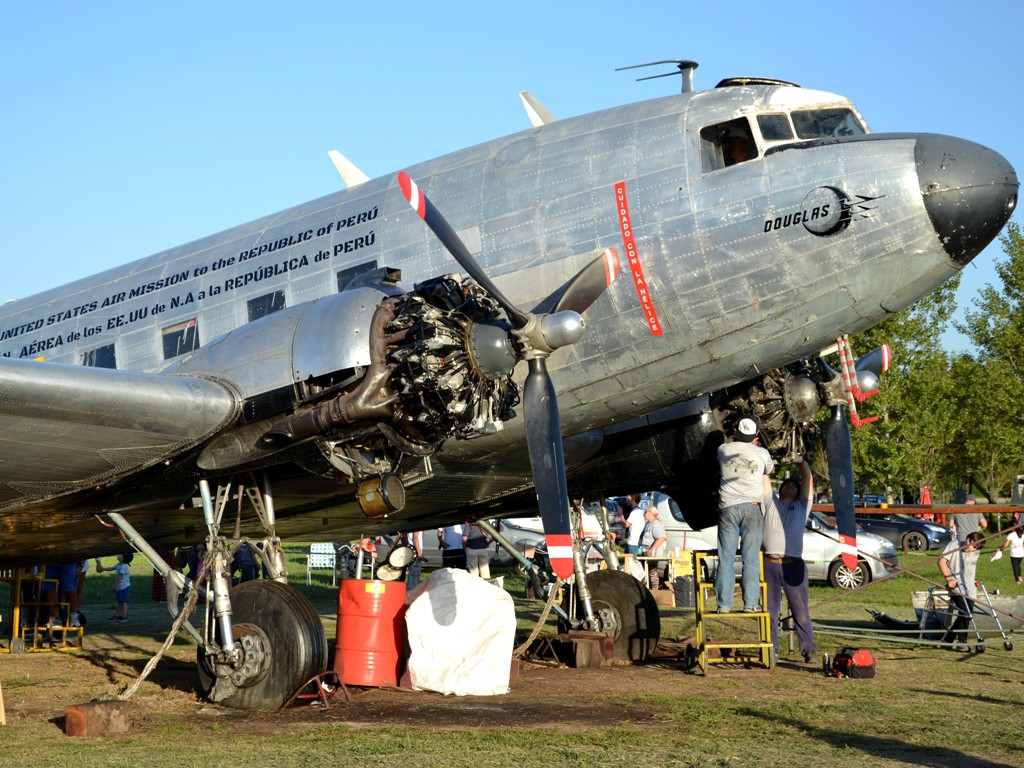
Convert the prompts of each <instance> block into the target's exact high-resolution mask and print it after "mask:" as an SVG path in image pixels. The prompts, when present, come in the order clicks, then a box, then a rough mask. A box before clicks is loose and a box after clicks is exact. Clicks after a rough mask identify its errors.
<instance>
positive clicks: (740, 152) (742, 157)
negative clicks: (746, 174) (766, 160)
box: [722, 128, 754, 166]
mask: <svg viewBox="0 0 1024 768" xmlns="http://www.w3.org/2000/svg"><path fill="white" fill-rule="evenodd" d="M752 150H753V142H752V141H751V140H750V137H749V136H747V135H746V134H745V133H743V132H742V131H739V130H737V129H735V128H731V129H729V130H728V131H727V132H726V133H725V135H724V136H722V156H723V158H724V160H725V164H726V166H729V165H736V164H737V163H743V162H746V161H747V160H749V159H751V158H752V157H753V156H754V153H753V151H752Z"/></svg>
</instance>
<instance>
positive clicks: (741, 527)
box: [715, 416, 775, 613]
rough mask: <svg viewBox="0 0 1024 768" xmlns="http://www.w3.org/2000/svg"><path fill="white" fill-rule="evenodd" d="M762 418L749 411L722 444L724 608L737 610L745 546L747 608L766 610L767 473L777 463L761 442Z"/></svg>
mask: <svg viewBox="0 0 1024 768" xmlns="http://www.w3.org/2000/svg"><path fill="white" fill-rule="evenodd" d="M760 432H761V423H760V422H759V421H758V420H757V418H756V417H754V416H744V417H743V418H741V419H740V420H739V422H738V423H737V424H736V430H735V432H734V433H733V438H732V439H733V441H732V442H731V443H723V444H722V445H720V446H718V463H719V465H720V466H721V469H722V481H721V485H720V486H719V491H718V498H719V502H718V573H717V575H716V576H715V598H716V600H717V601H718V612H719V613H729V612H731V611H732V601H733V594H734V593H735V591H736V562H735V560H736V549H737V545H738V546H739V548H740V556H741V561H742V563H743V574H742V576H741V578H740V585H741V587H742V592H743V610H744V611H746V612H748V613H754V612H757V611H758V610H760V605H759V603H760V591H761V589H760V585H761V568H760V560H761V556H760V553H761V537H762V535H763V533H764V510H763V503H764V496H765V493H764V490H765V485H764V482H765V476H766V475H770V474H771V472H772V470H773V469H774V468H775V462H773V461H772V457H771V454H770V453H768V451H766V450H765V449H764V448H762V447H761V445H760V443H759V435H760Z"/></svg>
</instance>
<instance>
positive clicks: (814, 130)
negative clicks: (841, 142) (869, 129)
mask: <svg viewBox="0 0 1024 768" xmlns="http://www.w3.org/2000/svg"><path fill="white" fill-rule="evenodd" d="M793 125H794V126H795V127H796V135H797V136H798V137H799V138H801V139H826V138H830V137H832V136H859V135H861V134H863V133H865V130H864V126H863V125H861V124H860V121H859V120H858V119H857V116H856V115H854V114H853V111H852V110H850V109H847V108H846V107H832V108H828V109H825V108H822V109H799V110H796V111H794V112H793Z"/></svg>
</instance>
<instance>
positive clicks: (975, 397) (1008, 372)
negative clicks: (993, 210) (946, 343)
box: [952, 222, 1024, 500]
mask: <svg viewBox="0 0 1024 768" xmlns="http://www.w3.org/2000/svg"><path fill="white" fill-rule="evenodd" d="M1000 240H1001V242H1002V244H1003V249H1004V251H1005V253H1006V257H1007V258H1006V260H1005V261H997V262H996V265H995V268H996V274H997V275H998V276H999V279H1000V281H1001V282H1002V285H1001V286H1000V287H996V286H993V285H986V286H985V287H984V288H983V289H982V290H981V292H980V293H979V295H978V297H977V298H976V299H975V300H974V301H973V302H972V304H973V306H974V309H968V310H966V312H965V320H964V322H963V323H957V324H956V327H957V329H958V330H959V331H960V332H961V333H964V334H965V335H966V336H967V337H968V338H969V339H970V340H971V342H972V343H973V344H974V347H975V351H974V355H973V356H970V357H967V356H965V357H964V358H962V359H960V360H958V361H957V363H956V365H955V366H954V369H953V372H952V378H953V379H954V381H955V383H956V387H957V392H958V393H959V394H960V397H959V398H958V400H957V403H956V407H957V408H958V409H959V410H960V411H961V419H962V422H963V423H962V425H961V428H960V431H959V443H960V445H959V451H960V454H961V455H960V456H959V457H958V461H959V471H960V473H961V476H962V478H963V479H964V480H966V481H967V482H970V483H972V484H973V485H976V486H978V489H979V490H980V491H981V492H982V493H984V495H985V496H987V497H988V498H989V500H995V498H996V497H997V496H1005V495H1008V493H1009V489H1010V484H1011V482H1012V480H1013V478H1014V476H1015V475H1016V474H1017V473H1018V472H1019V471H1020V470H1021V468H1022V466H1024V415H1022V407H1024V236H1022V234H1021V230H1020V227H1019V226H1018V225H1017V224H1016V223H1014V222H1011V223H1010V224H1009V225H1008V226H1007V230H1006V233H1005V234H1004V235H1003V236H1002V237H1001V238H1000Z"/></svg>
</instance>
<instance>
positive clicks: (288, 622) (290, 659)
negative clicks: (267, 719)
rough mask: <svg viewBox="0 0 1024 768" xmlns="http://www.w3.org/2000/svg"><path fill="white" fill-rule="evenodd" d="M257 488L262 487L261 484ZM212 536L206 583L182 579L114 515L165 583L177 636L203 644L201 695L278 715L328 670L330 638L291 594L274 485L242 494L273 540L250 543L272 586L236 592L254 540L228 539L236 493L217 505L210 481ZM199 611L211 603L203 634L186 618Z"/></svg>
mask: <svg viewBox="0 0 1024 768" xmlns="http://www.w3.org/2000/svg"><path fill="white" fill-rule="evenodd" d="M254 485H255V484H254ZM199 490H200V496H201V497H202V502H203V515H204V518H205V521H206V526H207V530H208V536H207V554H206V560H205V561H204V563H203V565H202V568H201V569H200V579H199V581H198V583H196V582H193V581H192V580H191V579H186V578H185V576H184V575H183V574H181V573H180V572H178V571H175V570H174V569H173V568H171V566H170V565H168V564H167V563H166V562H165V561H164V560H163V558H161V557H160V555H159V554H158V553H157V552H156V550H154V549H153V547H151V546H150V545H149V544H148V543H147V542H146V541H145V540H144V539H143V538H142V537H141V536H140V535H139V533H138V532H137V531H136V530H135V529H134V528H133V527H132V526H131V524H129V523H128V521H127V520H125V519H124V517H122V516H121V515H119V514H116V513H108V517H109V518H110V520H111V521H112V522H113V523H114V524H115V525H116V526H117V527H118V528H120V529H121V531H122V533H124V535H125V538H126V539H127V540H128V542H129V543H130V544H131V545H132V546H134V547H136V548H137V549H138V550H139V552H141V553H142V554H143V555H144V556H145V557H146V558H147V559H148V560H149V561H150V562H151V563H152V565H153V567H154V568H155V569H156V570H157V571H158V572H159V573H160V575H161V576H163V577H164V579H165V581H166V583H167V586H168V599H167V606H168V609H169V610H170V611H171V614H172V615H173V616H175V617H176V618H175V631H177V630H178V629H181V630H184V631H186V632H188V633H189V634H190V635H192V637H193V638H194V639H195V640H196V642H197V643H198V646H199V647H198V649H197V658H198V666H199V689H200V692H201V693H202V694H203V695H204V696H205V697H206V698H207V699H209V700H210V701H213V702H215V703H218V704H223V705H225V706H229V707H235V708H236V709H247V710H264V709H277V708H279V707H280V706H281V705H282V704H284V703H285V702H286V701H287V700H288V699H289V697H290V696H291V695H292V694H293V693H295V691H297V690H298V689H299V688H301V687H302V685H303V684H304V683H305V682H307V681H308V680H310V679H311V678H313V677H315V676H317V675H319V674H320V673H322V672H324V671H325V670H326V669H327V638H326V636H325V634H324V629H323V625H322V623H321V622H320V616H319V615H318V614H317V612H316V609H314V608H313V605H312V604H311V603H310V602H309V600H308V599H307V598H306V597H305V596H304V595H303V594H302V593H300V592H298V591H297V590H295V589H294V588H292V587H290V586H288V584H287V583H286V582H287V578H288V574H287V571H286V569H285V558H284V552H283V550H282V549H281V541H280V539H279V538H277V535H276V532H275V528H276V524H275V518H274V507H273V497H272V496H271V494H270V488H269V482H265V483H264V488H263V491H262V493H260V492H259V491H258V490H257V489H256V488H255V487H254V486H250V487H243V486H238V492H237V498H238V503H239V508H241V504H242V500H243V498H244V497H245V496H246V495H247V496H248V499H249V501H250V502H251V503H252V504H253V506H254V507H255V509H256V512H257V515H258V516H259V518H260V522H261V523H262V525H263V528H264V530H265V532H266V536H265V538H263V539H262V540H256V541H249V542H248V543H249V544H250V546H251V547H253V548H254V549H255V552H256V554H258V556H259V559H260V560H261V561H262V565H263V568H264V569H265V571H266V573H267V574H268V575H269V577H270V578H269V579H264V580H260V581H248V582H244V583H242V584H239V585H238V586H236V587H233V588H232V587H231V566H230V563H231V557H232V555H233V554H234V552H235V550H236V549H237V548H238V547H239V546H240V545H241V544H242V543H243V542H244V541H246V540H244V539H241V538H240V533H239V531H238V529H237V527H236V531H235V536H234V538H233V539H227V538H225V537H224V536H222V535H221V534H220V522H221V518H222V516H223V513H224V509H225V507H226V506H227V502H228V500H229V499H230V497H231V492H232V490H233V488H232V486H230V485H222V486H220V487H219V488H218V489H217V498H216V501H214V500H213V499H212V498H211V496H210V489H209V486H208V485H207V483H206V481H205V480H202V481H200V483H199ZM183 594H184V595H188V599H187V601H186V604H185V605H186V606H187V607H188V608H189V610H190V609H191V607H192V606H194V605H195V604H196V598H197V597H198V595H200V594H201V595H203V596H205V597H206V604H205V619H204V622H203V627H202V630H201V631H200V630H198V629H196V628H195V627H193V626H192V624H191V623H189V622H188V621H187V615H182V611H181V609H179V606H178V599H179V597H180V596H181V595H183Z"/></svg>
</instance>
